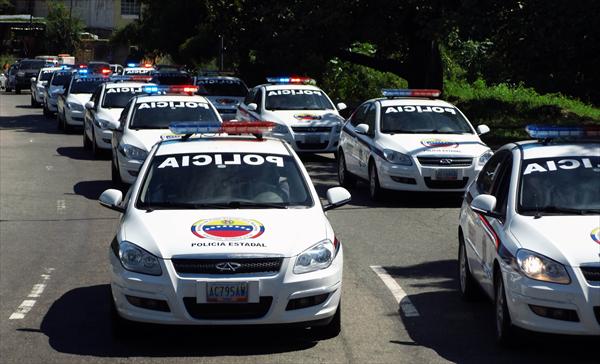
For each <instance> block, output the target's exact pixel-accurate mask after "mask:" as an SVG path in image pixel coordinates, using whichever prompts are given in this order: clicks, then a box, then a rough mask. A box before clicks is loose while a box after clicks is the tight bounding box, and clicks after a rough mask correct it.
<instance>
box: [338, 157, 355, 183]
mask: <svg viewBox="0 0 600 364" xmlns="http://www.w3.org/2000/svg"><path fill="white" fill-rule="evenodd" d="M337 162H338V163H337V165H338V181H339V182H340V186H342V187H346V188H352V187H354V186H355V185H356V178H355V177H354V176H353V175H352V174H351V173H350V172H348V169H347V168H346V158H345V157H344V151H342V150H340V151H339V153H338V158H337Z"/></svg>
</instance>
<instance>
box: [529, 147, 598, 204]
mask: <svg viewBox="0 0 600 364" xmlns="http://www.w3.org/2000/svg"><path fill="white" fill-rule="evenodd" d="M599 181H600V157H598V156H593V155H589V156H577V157H560V158H539V159H526V160H524V161H523V165H522V167H521V184H520V187H519V196H518V201H519V207H518V209H519V213H521V214H524V215H537V214H540V213H548V214H566V215H573V214H584V213H594V214H600V183H599Z"/></svg>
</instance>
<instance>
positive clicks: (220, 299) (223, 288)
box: [206, 282, 248, 303]
mask: <svg viewBox="0 0 600 364" xmlns="http://www.w3.org/2000/svg"><path fill="white" fill-rule="evenodd" d="M206 302H214V303H224V302H225V303H228V302H229V303H231V302H248V282H227V283H225V282H208V283H207V284H206Z"/></svg>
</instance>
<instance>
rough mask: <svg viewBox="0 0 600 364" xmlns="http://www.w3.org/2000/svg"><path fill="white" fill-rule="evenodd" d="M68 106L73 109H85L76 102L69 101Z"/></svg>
mask: <svg viewBox="0 0 600 364" xmlns="http://www.w3.org/2000/svg"><path fill="white" fill-rule="evenodd" d="M67 107H68V108H69V109H71V110H73V111H83V105H81V104H78V103H76V102H67Z"/></svg>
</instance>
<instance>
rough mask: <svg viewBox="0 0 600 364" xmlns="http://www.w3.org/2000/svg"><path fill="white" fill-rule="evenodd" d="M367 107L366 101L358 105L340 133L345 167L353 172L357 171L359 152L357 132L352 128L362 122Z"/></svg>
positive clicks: (356, 172)
mask: <svg viewBox="0 0 600 364" xmlns="http://www.w3.org/2000/svg"><path fill="white" fill-rule="evenodd" d="M368 107H369V104H368V103H366V104H362V105H360V106H359V107H358V108H357V109H356V111H355V112H354V114H352V116H350V119H349V120H348V121H347V122H346V125H345V126H344V133H342V134H343V136H342V148H343V149H344V158H346V168H347V169H348V171H350V172H351V173H353V174H358V172H359V170H358V156H359V152H360V150H359V149H358V138H357V136H358V134H357V133H356V131H355V130H354V128H356V126H357V125H358V124H362V123H363V122H364V120H365V115H366V113H367V108H368Z"/></svg>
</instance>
